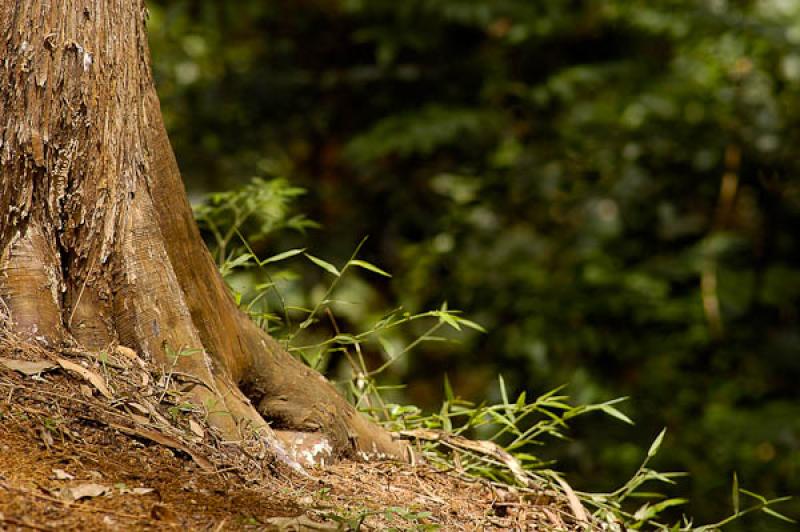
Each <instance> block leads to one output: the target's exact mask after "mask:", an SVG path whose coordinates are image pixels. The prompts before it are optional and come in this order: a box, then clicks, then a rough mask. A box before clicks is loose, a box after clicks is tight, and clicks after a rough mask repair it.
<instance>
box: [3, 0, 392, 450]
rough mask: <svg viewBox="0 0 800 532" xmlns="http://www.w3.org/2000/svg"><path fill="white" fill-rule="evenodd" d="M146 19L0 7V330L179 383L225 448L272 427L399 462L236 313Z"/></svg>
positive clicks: (139, 12) (68, 4)
mask: <svg viewBox="0 0 800 532" xmlns="http://www.w3.org/2000/svg"><path fill="white" fill-rule="evenodd" d="M145 19H146V10H145V7H144V5H143V3H141V0H83V1H78V0H60V1H58V2H54V1H51V0H0V330H2V329H6V330H12V331H14V332H15V333H17V334H23V335H26V336H28V337H31V338H35V339H37V340H39V341H40V342H43V343H46V344H49V345H51V346H53V347H58V346H60V345H63V344H77V345H81V346H84V347H86V348H87V349H94V350H99V349H105V348H108V346H110V345H115V344H119V345H124V346H127V347H131V348H133V349H135V350H137V351H138V352H139V353H141V354H142V355H143V356H144V357H145V358H147V359H148V360H149V361H150V362H151V363H153V364H156V365H161V366H164V367H167V366H169V367H170V368H171V370H173V371H175V372H177V373H179V374H183V375H187V376H190V377H191V379H189V382H190V384H188V385H187V387H186V389H185V390H184V391H185V392H186V393H187V394H188V396H189V397H190V398H191V399H192V400H193V401H194V402H195V403H196V404H198V405H201V406H202V407H203V408H205V409H206V410H207V411H208V414H209V419H210V421H211V422H212V423H213V424H215V425H216V426H217V427H218V428H220V430H222V431H223V432H224V433H225V435H226V436H227V437H230V438H236V437H243V436H244V432H249V433H250V434H252V432H253V431H256V432H261V433H262V434H263V435H264V437H266V438H272V437H273V436H274V433H273V431H272V430H271V429H270V427H269V425H270V424H271V425H272V426H273V428H275V429H279V432H278V435H279V436H282V439H283V440H284V441H285V442H288V443H289V444H290V445H291V444H292V442H293V441H294V440H293V438H296V437H297V435H298V434H300V435H305V434H306V433H308V432H315V433H318V436H316V437H317V438H320V437H322V438H324V439H325V440H326V441H327V442H328V443H329V444H330V447H331V449H332V450H333V453H334V454H339V455H342V454H356V453H361V452H366V453H380V454H384V455H389V456H394V457H400V456H402V455H403V452H404V451H403V448H402V447H401V446H400V445H399V444H398V443H397V442H395V441H393V440H392V439H391V437H390V436H389V435H388V434H387V433H386V432H384V431H383V430H381V429H378V428H377V427H376V426H374V425H373V424H371V423H370V422H368V421H367V420H366V419H365V418H363V417H362V416H361V415H359V414H358V413H357V412H355V410H354V409H353V408H352V407H351V406H350V405H349V404H347V402H346V401H344V399H343V398H341V396H339V395H338V394H337V393H336V392H335V390H334V389H333V388H332V386H331V385H330V384H329V383H328V382H327V381H326V380H325V379H324V378H323V377H322V376H320V375H319V374H317V373H315V372H313V371H312V370H310V369H308V368H306V367H305V366H303V365H302V364H301V363H299V362H298V361H296V360H295V359H294V358H292V357H291V356H290V355H289V354H288V353H286V351H284V350H283V349H282V348H281V347H280V346H279V344H278V343H277V342H275V341H274V340H273V339H272V338H270V337H269V336H268V335H266V334H265V333H264V332H263V331H261V330H260V329H259V328H258V327H256V326H255V325H254V324H252V323H251V322H250V321H249V320H248V319H247V317H246V316H245V315H244V314H242V313H241V312H240V311H239V310H238V309H237V308H236V306H235V304H234V302H233V299H232V298H231V297H230V294H229V292H228V289H227V287H226V286H225V283H224V281H223V280H222V278H221V277H220V275H219V273H218V272H217V270H216V267H215V265H214V263H213V260H212V259H211V256H210V254H209V253H208V251H207V249H206V248H205V245H204V244H203V242H202V240H201V238H200V234H199V232H198V230H197V227H196V225H195V222H194V219H193V218H192V212H191V209H190V207H189V204H188V202H187V199H186V194H185V191H184V188H183V183H182V181H181V178H180V173H179V171H178V167H177V164H176V161H175V158H174V155H173V153H172V149H171V147H170V144H169V141H168V139H167V135H166V131H165V129H164V125H163V122H162V119H161V111H160V107H159V102H158V98H157V95H156V93H155V89H154V84H153V80H152V76H151V70H150V64H149V51H148V46H147V35H146V31H145ZM176 355H177V356H176ZM242 389H244V390H248V393H249V395H250V397H249V398H248V397H245V395H244V394H243V393H242V392H241V391H240V390H242ZM251 399H252V401H251ZM322 447H325V446H324V445H323V446H322Z"/></svg>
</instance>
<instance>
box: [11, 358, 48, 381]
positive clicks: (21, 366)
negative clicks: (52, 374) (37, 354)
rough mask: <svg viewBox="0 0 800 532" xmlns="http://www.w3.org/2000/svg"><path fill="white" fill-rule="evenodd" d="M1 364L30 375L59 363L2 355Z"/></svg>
mask: <svg viewBox="0 0 800 532" xmlns="http://www.w3.org/2000/svg"><path fill="white" fill-rule="evenodd" d="M0 364H2V365H4V366H5V367H7V368H8V369H12V370H14V371H18V372H20V373H22V374H24V375H28V376H30V375H37V374H39V373H42V372H45V371H49V370H51V369H53V368H57V367H58V364H54V363H52V362H49V361H45V360H36V361H33V360H16V359H14V358H2V357H0Z"/></svg>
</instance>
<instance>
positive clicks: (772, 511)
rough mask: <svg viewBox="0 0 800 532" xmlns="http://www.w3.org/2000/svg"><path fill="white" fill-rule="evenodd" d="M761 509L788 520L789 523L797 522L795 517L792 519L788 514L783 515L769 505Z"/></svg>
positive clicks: (768, 513) (782, 519)
mask: <svg viewBox="0 0 800 532" xmlns="http://www.w3.org/2000/svg"><path fill="white" fill-rule="evenodd" d="M761 511H762V512H764V513H765V514H767V515H771V516H772V517H774V518H776V519H780V520H781V521H786V522H787V523H796V522H797V521H795V520H794V519H792V518H791V517H787V516H785V515H783V514H782V513H779V512H776V511H775V510H773V509H772V508H770V507H769V506H766V507H764V508H762V509H761Z"/></svg>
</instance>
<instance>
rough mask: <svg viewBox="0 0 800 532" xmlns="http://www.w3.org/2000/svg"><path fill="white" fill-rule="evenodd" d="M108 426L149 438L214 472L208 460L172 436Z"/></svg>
mask: <svg viewBox="0 0 800 532" xmlns="http://www.w3.org/2000/svg"><path fill="white" fill-rule="evenodd" d="M108 426H109V427H113V428H115V429H117V430H118V431H120V432H124V433H125V434H131V435H133V436H140V437H142V438H147V439H148V440H152V441H154V442H156V443H160V444H161V445H165V446H167V447H171V448H173V449H178V450H179V451H183V452H185V453H186V454H188V455H189V456H191V457H192V459H193V460H194V461H195V463H196V464H197V465H199V466H200V467H202V468H203V469H205V470H206V471H213V470H214V466H213V465H212V464H211V462H209V461H208V460H207V459H206V458H204V457H202V456H201V455H199V454H197V453H196V452H194V451H192V450H191V449H190V448H189V447H187V446H186V445H184V444H183V443H181V442H180V441H178V440H176V439H175V438H173V437H171V436H167V435H166V434H162V433H160V432H158V431H155V430H151V429H148V428H145V427H126V426H125V425H120V424H118V423H108Z"/></svg>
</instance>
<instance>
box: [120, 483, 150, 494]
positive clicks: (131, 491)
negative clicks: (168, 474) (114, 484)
mask: <svg viewBox="0 0 800 532" xmlns="http://www.w3.org/2000/svg"><path fill="white" fill-rule="evenodd" d="M118 489H119V493H120V495H147V494H148V493H153V492H154V491H155V490H154V489H153V488H128V487H126V486H125V485H124V484H123V485H122V487H118Z"/></svg>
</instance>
